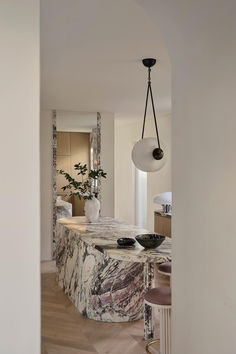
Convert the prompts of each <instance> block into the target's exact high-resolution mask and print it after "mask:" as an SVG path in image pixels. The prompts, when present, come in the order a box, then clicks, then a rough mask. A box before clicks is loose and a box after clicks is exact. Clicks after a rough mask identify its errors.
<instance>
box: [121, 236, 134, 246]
mask: <svg viewBox="0 0 236 354" xmlns="http://www.w3.org/2000/svg"><path fill="white" fill-rule="evenodd" d="M117 243H118V245H119V246H123V247H124V246H133V245H134V244H135V239H133V238H129V237H122V238H118V240H117Z"/></svg>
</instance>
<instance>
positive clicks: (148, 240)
mask: <svg viewBox="0 0 236 354" xmlns="http://www.w3.org/2000/svg"><path fill="white" fill-rule="evenodd" d="M135 238H136V240H137V241H138V243H140V245H141V246H143V247H144V248H156V247H158V246H160V245H161V244H162V242H163V241H164V239H165V236H162V235H158V234H142V235H137V236H136V237H135Z"/></svg>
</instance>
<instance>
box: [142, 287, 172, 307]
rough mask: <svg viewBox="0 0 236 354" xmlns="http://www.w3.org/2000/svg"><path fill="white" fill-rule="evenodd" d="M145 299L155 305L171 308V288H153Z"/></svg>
mask: <svg viewBox="0 0 236 354" xmlns="http://www.w3.org/2000/svg"><path fill="white" fill-rule="evenodd" d="M144 299H145V301H147V302H149V303H150V304H153V305H159V306H171V288H170V287H168V286H160V287H159V288H153V289H151V290H149V291H148V292H147V293H146V294H145V296H144Z"/></svg>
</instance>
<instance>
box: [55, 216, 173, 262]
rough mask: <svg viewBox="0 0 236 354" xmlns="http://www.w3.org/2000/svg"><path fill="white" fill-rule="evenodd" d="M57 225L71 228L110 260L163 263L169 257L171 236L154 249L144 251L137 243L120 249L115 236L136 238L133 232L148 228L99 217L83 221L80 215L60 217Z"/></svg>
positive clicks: (140, 232) (144, 231) (136, 232)
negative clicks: (131, 246)
mask: <svg viewBox="0 0 236 354" xmlns="http://www.w3.org/2000/svg"><path fill="white" fill-rule="evenodd" d="M57 224H58V227H65V228H66V229H70V230H73V232H75V234H76V235H78V238H79V239H81V240H82V241H83V242H85V243H87V244H89V245H91V246H93V247H95V248H96V249H97V250H98V251H100V252H102V253H103V254H104V255H107V256H109V257H111V258H113V259H117V260H122V261H129V262H130V261H133V262H142V263H146V262H149V263H163V262H166V261H168V260H171V239H170V238H168V237H167V238H166V239H165V241H164V242H163V243H162V244H161V246H159V247H158V248H155V249H148V250H145V249H144V248H143V247H142V246H141V245H139V243H138V242H136V243H135V247H133V248H119V246H118V245H117V239H118V238H120V237H131V238H135V236H136V235H138V234H142V233H147V232H148V231H147V230H145V229H142V228H139V227H137V226H133V225H128V224H126V223H123V222H120V221H118V220H115V219H112V218H109V217H101V218H100V219H99V220H98V221H97V222H96V223H88V222H86V218H85V217H83V216H78V217H71V218H62V219H60V220H58V221H57Z"/></svg>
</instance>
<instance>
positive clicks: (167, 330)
mask: <svg viewBox="0 0 236 354" xmlns="http://www.w3.org/2000/svg"><path fill="white" fill-rule="evenodd" d="M170 315H171V309H170V308H166V309H160V353H161V354H170V353H171V352H170V344H171V343H170V335H171V327H170V324H171V322H170Z"/></svg>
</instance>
